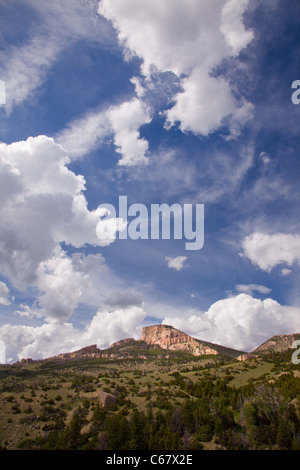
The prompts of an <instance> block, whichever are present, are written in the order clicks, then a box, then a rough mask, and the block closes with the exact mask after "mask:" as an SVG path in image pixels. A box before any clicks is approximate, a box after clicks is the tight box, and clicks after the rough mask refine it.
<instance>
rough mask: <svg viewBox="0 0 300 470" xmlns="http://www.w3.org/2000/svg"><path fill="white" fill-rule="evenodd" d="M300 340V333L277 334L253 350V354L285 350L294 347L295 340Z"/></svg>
mask: <svg viewBox="0 0 300 470" xmlns="http://www.w3.org/2000/svg"><path fill="white" fill-rule="evenodd" d="M297 340H300V334H299V333H294V334H290V335H277V336H272V338H270V339H268V340H267V341H265V342H264V343H263V344H261V345H260V346H259V347H258V348H256V349H255V350H254V351H253V354H266V353H269V352H283V351H288V350H289V349H292V344H293V342H294V341H297Z"/></svg>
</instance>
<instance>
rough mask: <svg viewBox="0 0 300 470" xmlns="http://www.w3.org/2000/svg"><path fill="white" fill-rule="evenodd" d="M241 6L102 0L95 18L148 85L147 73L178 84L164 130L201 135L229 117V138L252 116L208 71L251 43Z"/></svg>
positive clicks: (219, 1)
mask: <svg viewBox="0 0 300 470" xmlns="http://www.w3.org/2000/svg"><path fill="white" fill-rule="evenodd" d="M247 4H248V1H247V0H243V1H239V2H237V1H236V0H228V1H225V0H216V1H214V2H211V1H209V0H203V1H201V2H200V1H198V0H190V1H189V2H188V4H186V3H185V2H182V1H181V0H166V1H164V2H161V1H160V0H154V1H153V2H151V3H149V2H147V1H146V0H115V1H114V2H110V1H109V0H102V1H101V2H100V3H99V13H100V14H102V15H103V16H104V17H106V18H107V19H109V20H111V21H112V23H113V25H114V27H115V28H116V30H117V31H118V36H119V40H120V42H121V43H122V44H123V45H124V47H125V49H126V54H127V55H128V56H130V54H131V55H132V54H134V55H137V56H138V57H140V58H141V59H142V66H141V72H142V74H143V75H145V76H146V77H148V79H149V82H150V83H151V76H152V74H153V72H156V71H159V72H172V73H173V74H175V75H176V76H178V77H180V78H182V82H181V85H182V91H181V92H179V93H178V94H177V95H176V96H175V97H174V100H175V104H174V106H173V107H171V109H169V110H168V111H167V113H166V118H167V126H171V125H174V124H175V123H176V122H177V121H178V122H179V123H180V128H181V129H182V130H183V131H192V132H194V133H196V134H203V135H207V134H209V133H210V132H212V131H214V130H216V129H217V128H218V127H220V125H222V123H223V121H224V118H228V117H229V116H230V117H231V121H232V124H231V125H230V127H233V133H236V132H238V124H243V123H244V122H245V121H246V120H247V119H248V118H249V117H250V116H251V112H252V106H251V104H249V103H247V102H246V101H244V100H243V99H240V100H238V99H237V98H235V97H234V96H233V94H232V92H231V89H230V86H229V84H228V82H226V80H225V78H224V77H219V78H216V77H213V76H212V70H213V69H214V68H215V67H216V66H217V65H218V64H220V63H221V62H222V60H223V59H225V58H228V57H230V56H234V57H236V56H238V54H239V52H240V51H241V50H242V49H243V48H245V47H246V46H247V45H248V44H249V42H250V41H251V40H252V38H253V33H252V32H251V31H249V30H246V28H245V26H244V23H243V18H242V16H243V13H244V11H245V10H246V8H247Z"/></svg>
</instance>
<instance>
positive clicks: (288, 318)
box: [163, 294, 300, 351]
mask: <svg viewBox="0 0 300 470" xmlns="http://www.w3.org/2000/svg"><path fill="white" fill-rule="evenodd" d="M163 323H164V324H169V325H173V326H174V327H175V328H178V329H180V330H182V331H185V332H186V333H188V334H190V335H191V336H194V337H195V338H199V339H202V340H204V341H211V342H214V343H217V344H220V345H223V346H227V347H231V348H234V349H238V350H242V351H253V350H254V349H255V348H256V347H258V346H259V345H260V344H262V343H263V342H264V341H266V340H267V339H269V338H270V337H272V336H273V335H276V334H290V333H297V332H299V331H300V309H299V308H296V307H291V306H283V305H280V304H279V303H278V302H276V301H275V300H273V299H270V298H267V299H265V300H260V299H256V298H253V297H252V296H251V295H248V294H239V295H237V296H236V297H231V298H227V299H222V300H219V301H218V302H215V303H214V304H213V305H211V307H210V308H209V309H208V310H207V311H206V312H204V313H198V314H192V315H190V316H188V317H186V318H181V317H168V318H165V319H164V321H163Z"/></svg>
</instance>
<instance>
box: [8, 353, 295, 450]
mask: <svg viewBox="0 0 300 470" xmlns="http://www.w3.org/2000/svg"><path fill="white" fill-rule="evenodd" d="M134 348H135V349H133V350H131V357H130V358H127V359H126V358H123V359H120V358H118V357H117V355H116V357H114V358H110V359H108V358H107V359H105V358H80V359H74V360H67V361H57V360H54V359H53V360H47V361H36V362H32V363H29V364H20V363H17V364H14V365H10V366H9V365H2V366H0V445H1V448H2V449H8V450H10V449H24V450H25V449H50V450H55V449H83V450H84V449H86V450H89V449H100V450H101V449H103V450H123V449H131V450H138V449H150V450H180V449H185V450H192V449H196V450H197V449H234V450H238V449H241V450H244V449H270V450H272V449H300V416H299V392H300V373H299V372H300V371H299V366H297V365H294V364H292V362H291V358H290V353H273V354H272V355H269V356H265V357H264V358H253V359H249V360H247V361H245V362H238V361H235V360H234V359H232V358H230V359H229V358H226V357H222V356H201V357H197V358H195V357H194V356H192V355H191V354H189V353H187V352H179V351H174V352H172V351H163V350H161V349H157V348H155V349H148V350H143V354H142V356H141V354H140V353H141V351H140V350H139V349H138V348H137V347H136V345H135V346H134ZM103 392H104V393H103ZM101 393H102V395H101ZM101 396H102V397H103V396H104V397H109V398H110V403H109V402H108V403H106V404H104V406H103V404H102V402H101V399H100V397H101Z"/></svg>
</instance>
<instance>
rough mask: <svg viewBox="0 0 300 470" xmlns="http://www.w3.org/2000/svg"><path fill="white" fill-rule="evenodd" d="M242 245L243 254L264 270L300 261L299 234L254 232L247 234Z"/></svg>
mask: <svg viewBox="0 0 300 470" xmlns="http://www.w3.org/2000/svg"><path fill="white" fill-rule="evenodd" d="M242 245H243V249H244V252H243V255H244V256H246V257H247V258H249V259H250V260H251V262H252V263H253V264H255V265H257V266H259V267H260V269H263V270H264V271H268V272H270V271H271V270H272V269H273V268H274V267H275V266H277V265H279V264H287V265H288V266H292V265H293V264H294V263H300V236H299V235H293V234H288V233H274V234H268V233H261V232H255V233H253V234H251V235H249V236H247V237H246V238H245V239H244V241H243V244H242ZM284 273H286V271H285V272H284Z"/></svg>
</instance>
